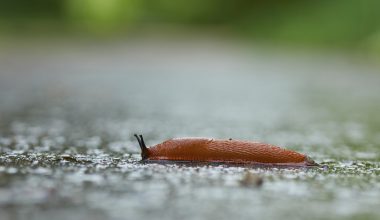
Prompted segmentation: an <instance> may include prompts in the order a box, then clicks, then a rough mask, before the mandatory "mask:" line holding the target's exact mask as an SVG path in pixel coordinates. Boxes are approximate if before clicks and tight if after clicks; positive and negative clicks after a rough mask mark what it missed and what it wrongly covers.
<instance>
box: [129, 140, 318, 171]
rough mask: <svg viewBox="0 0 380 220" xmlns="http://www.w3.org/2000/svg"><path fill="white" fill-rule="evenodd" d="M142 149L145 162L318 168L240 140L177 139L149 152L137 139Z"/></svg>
mask: <svg viewBox="0 0 380 220" xmlns="http://www.w3.org/2000/svg"><path fill="white" fill-rule="evenodd" d="M135 136H136V138H137V140H138V141H139V144H140V147H141V150H142V152H141V156H142V160H148V161H160V160H168V161H193V162H222V163H244V164H264V165H286V166H313V165H317V164H316V163H315V162H314V161H313V160H312V159H310V158H309V157H308V156H306V155H304V154H301V153H298V152H295V151H292V150H286V149H283V148H280V147H277V146H273V145H269V144H265V143H258V142H251V141H239V140H231V139H230V140H218V139H208V138H177V139H170V140H167V141H165V142H163V143H161V144H157V145H155V146H153V147H150V148H147V147H146V146H145V143H144V140H143V138H142V136H141V135H140V138H139V137H138V136H137V135H135Z"/></svg>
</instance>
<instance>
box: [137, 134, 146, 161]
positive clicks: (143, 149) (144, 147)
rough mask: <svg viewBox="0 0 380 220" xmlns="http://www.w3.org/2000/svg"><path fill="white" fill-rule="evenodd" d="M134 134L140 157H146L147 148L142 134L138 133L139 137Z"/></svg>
mask: <svg viewBox="0 0 380 220" xmlns="http://www.w3.org/2000/svg"><path fill="white" fill-rule="evenodd" d="M134 136H135V137H136V139H137V141H138V142H139V145H140V148H141V158H142V160H146V159H148V148H147V147H146V145H145V142H144V138H143V136H142V135H141V134H140V138H139V136H137V134H135V135H134Z"/></svg>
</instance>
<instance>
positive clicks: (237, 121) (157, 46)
mask: <svg viewBox="0 0 380 220" xmlns="http://www.w3.org/2000/svg"><path fill="white" fill-rule="evenodd" d="M379 72H380V71H379V68H378V66H374V65H371V64H368V63H365V62H361V61H359V60H356V59H353V58H347V57H346V58H344V57H341V56H338V55H328V56H327V55H324V54H318V55H317V54H314V55H313V54H300V53H293V54H291V55H289V54H287V53H277V52H274V51H272V52H269V51H263V50H259V49H254V48H247V47H244V46H242V45H235V44H232V43H229V42H219V41H216V42H213V41H210V39H206V40H186V41H185V40H174V41H162V42H156V41H152V40H131V41H127V42H115V43H109V44H102V45H97V44H95V43H94V42H93V43H86V44H83V43H82V42H70V43H69V42H66V43H64V44H62V43H61V44H54V43H43V42H39V43H36V44H34V45H25V44H21V45H13V46H12V47H11V46H7V47H4V48H3V49H2V50H1V52H0V219H1V220H7V219H38V220H40V219H41V220H43V219H53V218H54V219H92V220H96V219H157V218H164V219H232V218H234V219H254V218H257V219H279V218H281V219H379V218H380V211H379V210H378V207H379V206H380V199H379V198H380V176H379V175H380V162H379V161H380V151H379V149H380V117H379V116H378V115H379V112H380V96H379V94H380V86H379V85H380V73H379ZM134 133H142V134H143V135H144V139H145V140H146V142H147V144H148V145H154V144H157V143H159V142H162V141H163V140H165V139H169V138H173V137H183V136H202V137H214V138H224V139H227V138H233V139H243V140H259V141H263V142H267V143H271V144H276V145H280V146H284V147H287V148H289V149H293V150H297V151H300V152H303V153H306V154H308V155H309V156H311V157H312V158H313V159H314V160H316V162H318V163H321V164H322V165H323V167H321V168H311V169H306V168H297V169H296V168H285V169H280V168H268V167H247V166H227V165H220V164H211V165H207V164H173V163H169V164H155V163H147V164H145V163H141V162H139V160H140V155H139V147H138V144H137V141H136V140H135V139H134V137H133V134H134Z"/></svg>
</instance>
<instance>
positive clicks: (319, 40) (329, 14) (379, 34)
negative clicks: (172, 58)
mask: <svg viewBox="0 0 380 220" xmlns="http://www.w3.org/2000/svg"><path fill="white" fill-rule="evenodd" d="M379 9H380V1H377V0H363V1H356V0H333V1H328V0H322V1H300V0H287V1H280V0H269V1H259V0H251V1H250V0H235V1H228V0H208V1H204V0H193V1H185V0H177V1H172V0H155V1H149V0H56V1H51V0H3V1H1V2H0V25H1V24H4V23H7V24H10V26H12V25H13V24H15V23H17V24H20V23H22V24H24V25H32V26H33V25H34V26H38V25H39V22H46V21H51V20H55V21H58V22H60V24H61V25H64V26H67V27H73V28H74V29H76V30H79V31H89V32H90V33H111V34H113V33H115V32H128V31H130V30H131V27H144V26H146V25H149V26H152V25H156V24H171V25H173V24H174V25H180V26H185V27H187V26H200V25H201V26H210V27H212V26H215V25H217V26H223V27H225V28H226V29H230V30H232V31H237V32H238V33H241V34H243V35H246V36H249V37H250V38H253V39H261V40H269V41H278V42H285V43H286V42H288V43H289V42H290V43H296V44H304V45H315V46H338V47H354V48H364V49H365V50H369V51H380V13H378V11H379ZM0 28H1V27H0ZM69 29H70V28H69ZM71 29H72V28H71Z"/></svg>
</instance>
